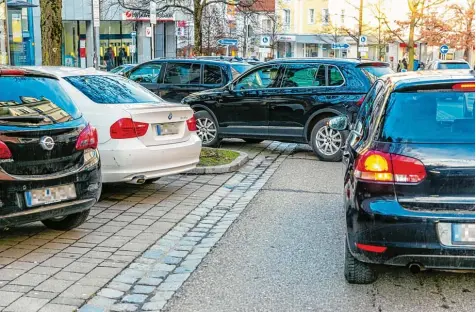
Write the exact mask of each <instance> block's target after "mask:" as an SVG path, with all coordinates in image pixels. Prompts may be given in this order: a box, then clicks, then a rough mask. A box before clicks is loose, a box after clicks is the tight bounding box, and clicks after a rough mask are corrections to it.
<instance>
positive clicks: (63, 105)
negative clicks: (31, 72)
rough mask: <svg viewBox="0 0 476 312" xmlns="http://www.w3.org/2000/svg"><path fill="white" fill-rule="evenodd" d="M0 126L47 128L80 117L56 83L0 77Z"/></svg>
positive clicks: (44, 79) (52, 80)
mask: <svg viewBox="0 0 476 312" xmlns="http://www.w3.org/2000/svg"><path fill="white" fill-rule="evenodd" d="M0 90H1V92H0V125H5V124H9V125H32V126H33V125H34V126H38V125H50V124H57V123H64V122H67V121H71V120H74V119H77V118H80V117H81V114H80V113H79V111H78V110H77V108H76V106H75V105H74V104H73V101H72V100H71V98H70V97H69V96H68V95H67V94H66V92H65V91H64V90H63V88H62V87H61V86H60V84H59V81H58V80H56V79H52V78H45V77H0Z"/></svg>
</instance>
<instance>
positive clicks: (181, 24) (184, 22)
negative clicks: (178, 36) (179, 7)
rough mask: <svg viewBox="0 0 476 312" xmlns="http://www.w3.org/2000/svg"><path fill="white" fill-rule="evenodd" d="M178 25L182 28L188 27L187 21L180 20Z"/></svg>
mask: <svg viewBox="0 0 476 312" xmlns="http://www.w3.org/2000/svg"><path fill="white" fill-rule="evenodd" d="M177 27H181V28H184V27H187V21H178V22H177Z"/></svg>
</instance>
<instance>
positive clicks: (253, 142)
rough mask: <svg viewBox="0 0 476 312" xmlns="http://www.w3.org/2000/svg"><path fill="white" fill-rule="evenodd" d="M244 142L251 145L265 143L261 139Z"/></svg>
mask: <svg viewBox="0 0 476 312" xmlns="http://www.w3.org/2000/svg"><path fill="white" fill-rule="evenodd" d="M243 140H245V142H246V143H250V144H258V143H261V142H263V141H264V140H260V139H243Z"/></svg>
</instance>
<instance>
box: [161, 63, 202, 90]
mask: <svg viewBox="0 0 476 312" xmlns="http://www.w3.org/2000/svg"><path fill="white" fill-rule="evenodd" d="M200 67H201V66H200V64H193V63H168V64H167V69H166V71H165V75H164V83H165V84H178V85H179V84H199V83H200Z"/></svg>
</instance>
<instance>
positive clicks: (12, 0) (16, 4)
mask: <svg viewBox="0 0 476 312" xmlns="http://www.w3.org/2000/svg"><path fill="white" fill-rule="evenodd" d="M7 5H8V7H9V8H12V9H22V8H36V7H37V5H36V4H33V3H30V2H28V1H24V0H8V1H7Z"/></svg>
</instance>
